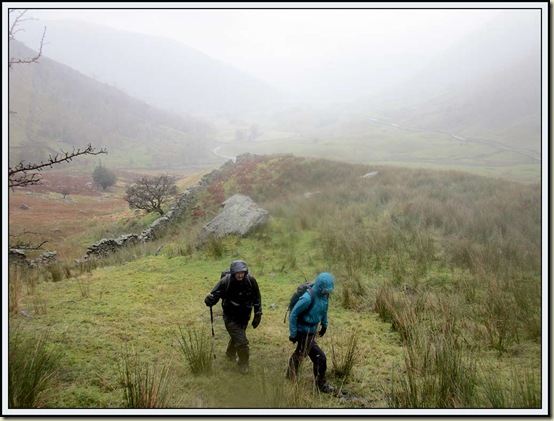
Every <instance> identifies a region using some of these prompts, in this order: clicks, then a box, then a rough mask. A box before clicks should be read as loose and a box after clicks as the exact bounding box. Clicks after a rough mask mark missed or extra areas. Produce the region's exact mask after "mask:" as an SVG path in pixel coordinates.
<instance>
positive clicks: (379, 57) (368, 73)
mask: <svg viewBox="0 0 554 421" xmlns="http://www.w3.org/2000/svg"><path fill="white" fill-rule="evenodd" d="M29 12H30V13H32V16H34V17H36V18H38V20H35V21H29V22H27V23H26V24H27V25H28V27H26V30H25V31H23V32H21V33H19V34H18V39H20V40H21V41H22V42H24V43H25V44H26V45H27V46H29V47H30V48H34V49H36V46H37V42H38V41H37V40H40V36H41V34H42V31H43V29H44V27H46V28H47V33H46V43H45V45H44V48H43V54H44V57H48V58H51V59H53V60H56V61H58V62H60V63H64V64H66V65H68V66H70V67H72V68H73V69H75V70H77V71H78V72H81V73H82V74H83V75H86V76H88V77H91V78H94V79H96V80H98V81H100V82H103V83H106V84H109V85H110V86H112V87H115V88H117V89H120V90H121V91H123V92H125V93H127V94H129V95H130V96H132V97H134V98H137V99H139V100H141V101H144V102H146V103H148V104H151V105H154V106H156V107H159V108H162V109H166V110H170V111H171V112H174V113H178V114H181V115H186V114H188V115H196V116H200V117H201V118H204V119H205V121H206V122H210V123H215V124H216V126H217V127H218V131H217V133H216V135H215V137H214V138H212V139H211V144H213V145H214V150H219V149H218V148H219V147H220V146H222V147H224V150H222V151H221V153H222V155H220V157H222V158H223V157H228V156H232V155H235V156H236V154H238V153H242V152H252V153H282V152H293V153H294V152H296V153H305V154H308V155H312V154H313V155H316V156H329V157H333V158H336V157H338V156H341V157H342V159H346V160H350V161H358V160H359V161H361V162H365V161H367V159H369V158H371V159H379V160H381V161H387V160H392V161H395V160H396V158H395V157H397V158H398V157H400V155H402V157H401V158H402V159H401V160H400V161H401V162H406V160H408V161H410V162H411V161H419V160H422V161H423V162H436V163H441V165H442V164H446V163H451V162H459V161H460V159H462V160H463V161H465V162H466V164H469V165H485V166H490V165H491V164H493V165H496V163H500V162H504V161H506V160H508V161H509V162H510V164H513V163H517V164H518V165H519V164H521V165H528V164H529V165H535V164H536V163H537V162H538V161H540V152H541V140H543V139H542V137H541V129H542V127H541V121H544V115H543V114H541V112H544V110H543V109H542V108H541V100H542V99H543V95H544V94H543V92H544V91H543V92H541V88H542V89H544V87H545V84H544V80H545V79H544V68H545V65H544V63H545V58H544V52H543V51H541V47H542V46H543V43H542V41H543V40H542V37H543V36H544V21H543V20H542V19H543V12H542V11H541V9H540V8H533V7H529V8H517V9H515V8H514V9H510V8H508V7H503V8H502V7H499V8H497V9H495V8H487V9H479V8H471V9H453V8H452V9H448V8H444V9H440V8H436V9H425V8H420V9H418V8H417V7H416V8H413V9H400V8H397V9H395V8H390V9H386V8H385V9H379V8H377V7H376V8H374V9H372V8H370V7H368V8H365V9H359V10H353V9H336V10H332V9H306V10H304V9H275V10H255V9H244V10H237V9H229V10H207V9H200V10H192V9H171V10H168V9H163V8H162V9H152V10H141V9H83V10H70V9H55V10H54V9H50V10H48V9H33V10H30V11H29ZM541 78H542V79H541ZM36 88H37V89H40V87H39V86H37V87H36ZM541 94H542V95H541ZM541 118H542V120H541ZM368 119H369V120H368ZM371 119H378V120H382V121H384V122H387V123H389V124H390V125H391V127H399V128H402V127H408V128H409V129H410V130H411V129H415V130H416V132H414V131H412V132H409V131H407V130H404V131H402V130H396V131H391V130H389V131H387V132H383V131H382V130H381V129H380V128H379V127H378V126H376V125H373V126H372V125H371V124H367V122H368V121H371ZM250 131H251V134H252V136H249V135H248V134H247V133H248V132H250ZM417 131H419V132H417ZM441 133H443V134H446V138H448V136H455V137H454V138H455V139H465V140H468V139H471V140H472V141H475V142H474V143H472V144H471V145H470V144H469V143H466V144H465V146H464V147H460V145H453V146H454V148H453V149H449V148H450V145H444V144H443V143H441V138H440V136H439V135H440V134H441ZM543 137H544V135H543ZM389 139H390V140H389ZM448 139H452V137H450V138H448ZM237 140H238V141H240V142H241V143H240V144H239V143H237ZM482 140H484V141H486V142H488V143H483V142H481V141H482ZM391 141H392V142H393V143H394V146H393V147H392V146H390V145H392V143H391ZM349 142H350V143H349ZM341 143H342V144H344V145H345V148H341ZM403 144H406V145H408V144H409V146H410V147H409V148H406V147H403V146H402V145H403ZM485 145H488V146H485ZM499 145H500V147H498V146H499ZM476 146H478V147H476ZM382 147H385V149H386V150H385V151H383V150H380V149H379V148H382ZM316 149H317V150H316ZM344 150H349V151H350V152H349V153H346V152H344ZM362 150H366V152H367V154H363V153H361V151H362ZM408 150H410V151H413V154H412V155H411V156H406V151H408ZM503 151H504V152H503ZM337 152H339V153H337ZM399 153H400V154H399ZM514 153H515V155H513V156H512V155H510V154H514ZM486 156H490V157H491V158H490V159H491V160H490V161H487V160H483V157H486ZM376 157H378V158H376ZM480 159H481V160H480ZM466 164H464V165H466ZM526 171H527V170H526Z"/></svg>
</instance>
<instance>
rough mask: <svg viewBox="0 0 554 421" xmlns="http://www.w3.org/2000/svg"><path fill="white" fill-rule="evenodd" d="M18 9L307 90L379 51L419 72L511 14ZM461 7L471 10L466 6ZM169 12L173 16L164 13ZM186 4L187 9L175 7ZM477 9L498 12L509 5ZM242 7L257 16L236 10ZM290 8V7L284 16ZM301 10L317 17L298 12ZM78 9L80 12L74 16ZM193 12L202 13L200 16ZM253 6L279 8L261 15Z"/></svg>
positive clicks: (422, 7) (427, 8)
mask: <svg viewBox="0 0 554 421" xmlns="http://www.w3.org/2000/svg"><path fill="white" fill-rule="evenodd" d="M12 4H14V5H16V4H17V6H12V7H21V8H29V9H32V8H33V7H37V8H38V7H40V8H41V9H35V10H30V11H29V12H28V13H29V15H30V16H33V17H35V18H37V19H39V20H52V19H79V20H86V21H89V22H93V23H97V24H102V25H106V26H110V27H113V28H116V29H122V30H127V31H132V32H139V33H144V34H150V35H156V36H160V37H166V38H172V39H175V40H177V41H180V42H182V43H184V44H186V45H187V46H189V47H193V48H196V49H198V50H201V51H202V52H204V53H206V54H208V55H210V56H212V57H214V58H216V59H219V60H222V61H225V62H227V63H229V64H232V65H234V66H236V67H238V68H239V69H241V70H244V71H247V72H249V73H250V74H252V75H254V76H257V77H258V78H260V79H262V80H264V81H267V82H269V83H271V84H272V85H274V86H276V87H278V88H283V87H284V86H287V85H293V86H298V83H306V80H307V79H309V78H310V75H313V74H314V73H315V71H316V70H318V69H321V68H324V67H325V66H329V63H331V62H333V61H334V60H342V61H344V60H346V61H351V62H352V63H355V62H356V60H357V59H358V58H363V57H364V56H365V57H366V58H367V56H368V55H370V54H374V53H375V51H381V52H386V54H387V58H388V63H390V66H389V67H388V68H385V69H383V71H385V72H390V71H391V69H393V68H394V67H395V66H396V61H395V60H396V59H397V58H399V57H402V58H403V61H402V62H403V63H406V58H408V63H410V65H412V66H415V67H417V66H419V65H423V64H424V63H425V62H427V61H428V60H429V59H430V58H432V57H433V56H435V55H436V54H437V53H438V52H440V51H443V50H445V49H448V48H451V47H452V46H454V45H455V44H456V43H457V42H458V41H459V40H460V39H461V38H463V37H464V36H465V35H467V34H468V33H470V32H472V31H474V30H476V29H477V28H479V27H482V26H483V25H486V23H487V21H488V20H490V19H491V18H493V17H494V16H496V15H498V14H499V13H510V11H499V10H497V9H496V10H495V9H493V10H486V9H483V8H479V9H460V8H453V7H454V6H455V5H456V3H454V4H453V3H448V2H443V3H403V4H404V5H407V6H409V7H410V9H401V8H399V7H400V5H401V4H400V5H399V4H398V3H395V2H391V3H355V4H352V3H350V5H351V6H353V7H356V8H357V9H344V8H345V7H348V5H349V3H336V4H335V3H305V4H302V3H290V4H288V5H287V4H283V3H276V4H274V5H273V6H272V4H271V3H170V4H167V3H165V4H164V3H110V4H108V7H110V8H97V7H95V3H88V4H87V3H23V2H22V3H12ZM457 4H458V5H460V4H461V5H462V7H466V8H467V7H469V6H468V4H467V3H466V4H464V3H457ZM526 4H528V3H526ZM164 5H168V7H171V8H172V9H168V8H165V9H163V8H162V7H164ZM181 5H183V6H185V7H187V9H184V8H180V9H176V8H175V7H176V6H177V7H178V6H181ZM291 5H292V6H291ZM473 5H478V7H485V6H491V5H492V7H496V8H498V7H502V5H503V3H482V4H479V3H473ZM91 6H92V7H94V8H91ZM240 6H242V7H248V8H251V9H247V10H244V9H237V8H238V7H240ZM285 6H287V7H289V8H287V9H284V8H283V7H285ZM301 6H304V7H309V8H310V10H302V9H298V7H301ZM504 6H505V7H510V8H513V7H515V6H517V3H508V4H506V3H504ZM74 7H75V8H81V9H80V10H75V9H73V10H70V9H69V8H74ZM193 7H201V8H203V10H193V9H191V8H193ZM214 7H226V8H229V7H232V8H233V10H221V9H220V10H216V9H214ZM254 7H262V8H268V7H273V8H272V9H270V10H259V9H258V10H256V9H253V8H254ZM290 7H294V9H293V8H290ZM330 7H340V8H342V9H339V10H336V9H335V10H331V9H328V8H330ZM378 7H385V8H387V9H378ZM414 7H416V8H415V9H414ZM474 7H475V6H474ZM527 7H528V6H527ZM44 8H50V9H44ZM53 8H55V9H53ZM114 8H123V9H122V10H116V9H114ZM145 8H150V9H145ZM152 8H155V9H152ZM209 8H211V9H209ZM324 8H326V9H327V10H325V9H324ZM360 8H365V9H360ZM431 8H432V9H431ZM439 8H440V9H439ZM511 13H516V11H515V10H514V11H511ZM410 58H411V60H410ZM385 63H387V60H385ZM380 65H381V66H383V64H382V63H380Z"/></svg>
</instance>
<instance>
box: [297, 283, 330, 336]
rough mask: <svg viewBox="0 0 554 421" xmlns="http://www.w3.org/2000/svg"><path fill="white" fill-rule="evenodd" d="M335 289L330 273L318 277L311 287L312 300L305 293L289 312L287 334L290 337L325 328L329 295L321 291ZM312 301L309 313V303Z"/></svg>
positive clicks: (307, 293) (308, 294)
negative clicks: (320, 327)
mask: <svg viewBox="0 0 554 421" xmlns="http://www.w3.org/2000/svg"><path fill="white" fill-rule="evenodd" d="M334 288H335V280H334V278H333V276H332V275H331V274H330V273H327V272H323V273H320V274H319V275H318V277H317V278H316V280H315V283H314V286H313V287H312V293H313V298H312V296H311V295H310V293H309V292H307V291H306V292H305V293H304V294H303V295H302V296H301V297H300V298H299V299H298V301H297V303H296V304H295V306H294V307H293V309H292V310H291V312H290V316H289V332H290V336H291V337H295V336H296V335H297V334H298V333H315V332H316V331H317V326H318V324H319V323H321V326H322V327H325V328H327V325H328V320H327V310H328V308H329V295H325V294H322V291H328V292H331V291H332V290H333V289H334ZM312 299H313V300H314V303H313V306H312V308H311V309H310V311H306V310H307V309H308V308H309V307H310V303H311V302H312Z"/></svg>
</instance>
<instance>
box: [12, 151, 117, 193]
mask: <svg viewBox="0 0 554 421" xmlns="http://www.w3.org/2000/svg"><path fill="white" fill-rule="evenodd" d="M102 153H106V154H107V153H108V151H107V150H106V149H104V148H101V149H100V150H99V151H95V149H94V148H93V147H92V146H91V144H90V143H89V144H88V146H87V147H86V148H85V149H83V150H81V149H77V150H75V149H73V151H72V152H64V151H61V154H56V155H54V156H52V155H50V156H49V157H48V161H47V162H42V161H41V162H40V164H32V163H30V164H24V161H21V162H20V163H19V164H17V165H16V166H15V167H10V168H9V169H8V181H9V188H11V189H12V190H13V189H14V188H15V187H24V186H29V185H33V184H38V183H40V175H39V174H38V172H40V171H42V170H43V169H44V168H45V167H50V168H52V166H53V165H56V164H60V163H62V162H69V161H71V160H72V159H73V158H75V157H77V156H81V155H99V154H102Z"/></svg>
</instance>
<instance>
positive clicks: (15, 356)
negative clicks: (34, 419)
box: [8, 324, 62, 408]
mask: <svg viewBox="0 0 554 421" xmlns="http://www.w3.org/2000/svg"><path fill="white" fill-rule="evenodd" d="M61 357H62V353H61V352H60V351H59V350H57V349H56V348H53V347H52V346H51V345H50V343H49V335H48V333H46V334H43V335H39V336H30V335H28V334H27V333H26V332H25V331H23V330H22V329H20V328H19V325H18V324H17V325H15V326H14V327H13V328H12V329H11V330H10V338H9V356H8V406H9V407H10V408H40V407H41V406H42V405H44V404H45V402H46V394H47V393H48V389H49V388H50V387H52V386H53V385H54V384H55V381H56V376H57V375H58V373H59V369H60V364H61V362H60V358H61Z"/></svg>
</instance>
